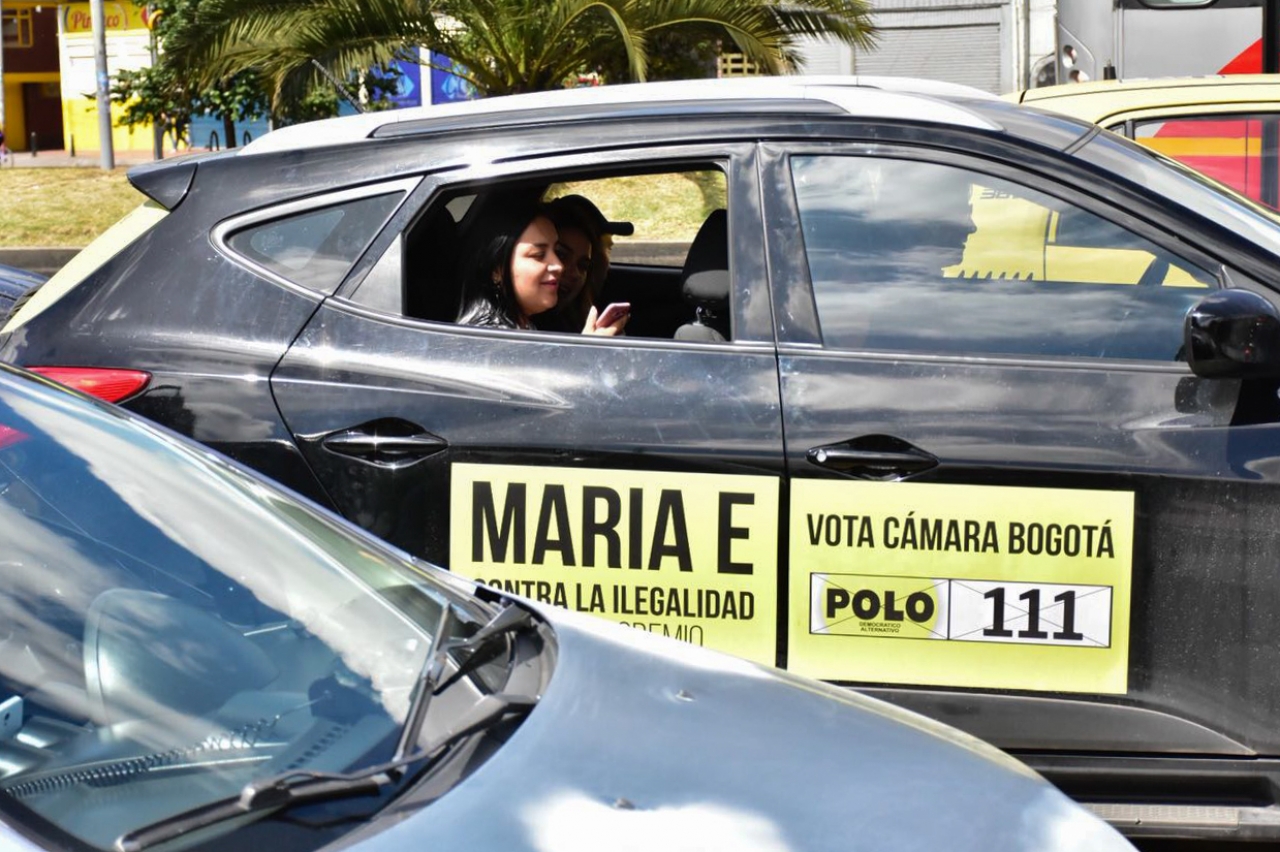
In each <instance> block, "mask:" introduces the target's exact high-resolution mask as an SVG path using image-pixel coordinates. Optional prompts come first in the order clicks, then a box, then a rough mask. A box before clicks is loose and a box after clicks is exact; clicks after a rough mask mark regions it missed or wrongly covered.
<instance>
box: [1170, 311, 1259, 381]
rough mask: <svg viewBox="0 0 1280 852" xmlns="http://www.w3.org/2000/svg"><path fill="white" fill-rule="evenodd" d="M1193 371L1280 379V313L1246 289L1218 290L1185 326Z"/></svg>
mask: <svg viewBox="0 0 1280 852" xmlns="http://www.w3.org/2000/svg"><path fill="white" fill-rule="evenodd" d="M1182 328H1183V331H1182V337H1183V346H1184V348H1185V351H1186V353H1187V363H1188V364H1190V366H1191V371H1192V372H1194V373H1195V374H1196V375H1197V376H1202V377H1204V378H1208V379H1213V378H1222V379H1241V378H1253V377H1275V376H1280V311H1277V310H1276V307H1275V305H1273V304H1271V302H1269V301H1268V300H1266V299H1264V298H1263V297H1262V296H1259V295H1258V294H1257V293H1251V292H1249V291H1248V290H1218V291H1216V292H1214V293H1211V294H1210V295H1208V296H1206V297H1205V298H1203V299H1201V300H1200V301H1199V302H1198V303H1196V305H1195V307H1193V308H1192V309H1191V310H1190V311H1188V312H1187V317H1186V319H1185V320H1184V322H1183V327H1182Z"/></svg>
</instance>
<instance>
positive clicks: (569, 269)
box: [537, 195, 635, 333]
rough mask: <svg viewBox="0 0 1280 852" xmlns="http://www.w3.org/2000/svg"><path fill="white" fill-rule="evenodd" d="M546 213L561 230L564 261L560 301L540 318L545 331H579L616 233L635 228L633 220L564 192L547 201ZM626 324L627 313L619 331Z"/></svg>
mask: <svg viewBox="0 0 1280 852" xmlns="http://www.w3.org/2000/svg"><path fill="white" fill-rule="evenodd" d="M546 208H547V214H548V215H549V216H550V217H551V220H552V221H553V222H555V225H556V228H557V230H558V231H559V233H560V239H559V241H558V242H557V244H556V253H557V255H558V256H559V258H560V260H561V262H562V263H563V264H564V274H563V275H561V278H560V303H559V304H558V305H557V306H556V309H555V310H554V311H548V312H547V313H546V314H544V315H542V316H541V317H540V318H539V319H538V323H537V324H538V327H539V328H542V329H544V330H546V331H577V330H578V329H580V328H581V327H582V326H583V323H584V322H586V321H587V318H588V316H589V315H590V313H591V309H592V307H593V306H594V305H595V301H596V297H597V296H598V295H599V293H600V290H601V287H602V286H603V285H604V279H605V276H606V275H607V274H608V272H609V251H610V249H611V248H612V246H613V237H614V235H615V234H616V235H619V236H625V235H629V234H632V233H634V232H635V228H634V227H633V226H632V224H631V223H630V222H611V221H609V220H608V219H607V218H606V217H605V215H604V214H603V213H601V212H600V208H598V207H596V206H595V205H594V204H592V203H591V201H590V200H588V199H587V198H585V197H584V196H581V195H565V196H562V197H560V198H556V199H554V200H552V201H549V202H547V205H546ZM625 325H626V317H625V316H624V317H623V318H622V319H621V320H620V322H619V324H618V333H621V332H622V328H623V327H624V326H625Z"/></svg>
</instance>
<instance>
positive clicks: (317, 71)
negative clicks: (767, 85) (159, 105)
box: [165, 0, 875, 100]
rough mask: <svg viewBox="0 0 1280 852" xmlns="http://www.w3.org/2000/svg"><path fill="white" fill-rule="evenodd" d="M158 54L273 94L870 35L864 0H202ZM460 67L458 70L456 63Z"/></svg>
mask: <svg viewBox="0 0 1280 852" xmlns="http://www.w3.org/2000/svg"><path fill="white" fill-rule="evenodd" d="M193 23H194V24H195V25H194V26H190V27H185V28H183V30H182V32H183V36H182V37H180V38H176V39H170V40H169V41H167V42H166V43H165V53H166V54H167V56H166V59H167V60H168V61H171V62H176V63H178V64H179V65H180V66H183V67H186V68H187V69H191V70H194V71H196V72H198V74H199V75H201V76H204V77H206V78H208V79H216V78H221V77H225V76H227V75H229V74H232V73H235V72H237V71H242V70H246V69H256V70H257V71H258V73H259V74H261V75H263V76H264V77H265V79H267V80H268V81H269V83H270V86H271V88H272V90H273V92H274V96H275V98H276V99H277V100H279V99H281V98H287V97H289V96H296V95H297V94H298V93H299V92H303V91H306V90H308V89H309V88H311V87H314V86H315V85H317V84H318V83H319V82H320V75H321V74H326V73H327V74H331V75H333V76H334V77H335V78H337V79H351V78H352V77H353V76H356V75H359V74H361V73H364V72H366V71H367V70H368V69H370V68H375V67H379V66H381V65H385V64H386V63H388V62H390V61H391V60H393V59H403V58H406V57H408V56H410V55H411V51H412V49H413V48H415V47H425V48H427V49H429V50H430V51H432V53H433V54H443V55H444V56H447V57H449V58H450V59H451V60H453V62H454V63H456V65H452V66H450V67H449V68H448V69H447V70H450V71H452V72H453V73H455V74H460V76H463V77H464V78H465V79H467V80H468V81H469V82H471V83H472V84H473V85H474V86H475V87H476V88H477V89H478V90H479V91H480V92H481V94H485V95H503V94H513V93H517V92H530V91H541V90H546V89H554V88H558V87H560V86H562V85H563V84H564V81H565V80H566V79H568V78H570V77H572V76H573V75H576V74H577V73H578V72H580V71H582V70H585V69H591V68H595V67H598V66H600V65H604V64H608V63H610V61H611V60H612V61H613V64H615V65H616V64H617V62H616V60H617V59H618V58H620V57H623V56H625V57H626V66H625V67H626V68H627V69H628V72H629V75H630V78H631V79H632V80H635V81H643V80H644V79H645V78H646V69H647V66H648V63H649V59H650V55H649V51H648V48H649V46H650V44H651V41H652V40H653V39H654V38H655V37H657V36H660V35H662V34H664V33H683V34H697V35H700V36H704V37H705V36H710V37H713V38H717V39H720V40H721V41H722V42H724V43H725V44H731V45H734V46H735V47H736V49H737V50H738V51H740V52H742V53H743V54H745V55H746V57H747V58H748V59H750V60H751V61H753V62H754V63H755V64H756V65H757V67H759V68H760V69H761V70H762V71H764V72H766V73H770V74H777V73H782V72H785V71H787V70H791V69H792V68H794V67H795V66H796V64H797V47H796V45H797V39H798V38H800V37H805V36H812V37H817V38H825V39H834V40H838V41H841V42H844V43H847V44H849V45H851V46H853V47H855V48H864V49H865V48H867V47H870V46H871V45H873V44H874V41H875V30H874V28H873V26H872V24H871V22H870V11H869V6H868V0H804V2H803V6H791V5H784V4H783V3H782V2H779V0H203V2H201V3H200V4H199V10H198V20H196V21H194V22H193ZM459 65H460V66H462V68H461V69H460V68H459V67H457V66H459Z"/></svg>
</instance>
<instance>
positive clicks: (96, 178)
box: [0, 168, 144, 247]
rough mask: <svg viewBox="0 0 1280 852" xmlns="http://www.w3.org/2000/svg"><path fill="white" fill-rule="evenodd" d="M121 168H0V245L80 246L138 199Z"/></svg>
mask: <svg viewBox="0 0 1280 852" xmlns="http://www.w3.org/2000/svg"><path fill="white" fill-rule="evenodd" d="M125 171H126V169H123V168H120V169H115V170H114V171H111V172H104V171H102V170H101V169H93V168H22V169H15V168H6V169H0V246H6V247H50V246H83V245H86V244H88V242H89V241H90V240H92V239H93V238H94V237H96V236H97V235H98V234H100V233H102V232H103V231H104V230H106V229H107V227H108V226H109V225H111V224H112V223H113V222H115V221H116V220H117V219H119V218H120V217H121V216H123V215H124V214H125V213H128V212H129V211H130V210H132V209H133V208H134V207H137V206H138V205H139V204H141V203H142V201H143V200H144V199H143V196H142V193H140V192H138V191H137V190H136V189H134V188H133V187H132V186H130V185H129V182H128V181H127V180H126V179H125Z"/></svg>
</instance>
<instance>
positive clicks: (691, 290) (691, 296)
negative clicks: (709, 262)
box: [682, 269, 729, 308]
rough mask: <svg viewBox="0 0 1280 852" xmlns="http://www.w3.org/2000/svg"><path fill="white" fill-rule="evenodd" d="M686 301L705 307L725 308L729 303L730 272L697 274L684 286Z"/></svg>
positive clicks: (685, 281)
mask: <svg viewBox="0 0 1280 852" xmlns="http://www.w3.org/2000/svg"><path fill="white" fill-rule="evenodd" d="M682 290H683V292H684V297H685V300H686V301H689V302H692V303H693V304H695V305H700V306H703V307H710V308H714V307H723V306H725V305H727V304H728V303H729V270H727V269H708V270H707V271H706V272H695V273H693V274H692V275H689V276H688V277H686V278H685V279H684V284H683V285H682Z"/></svg>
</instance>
